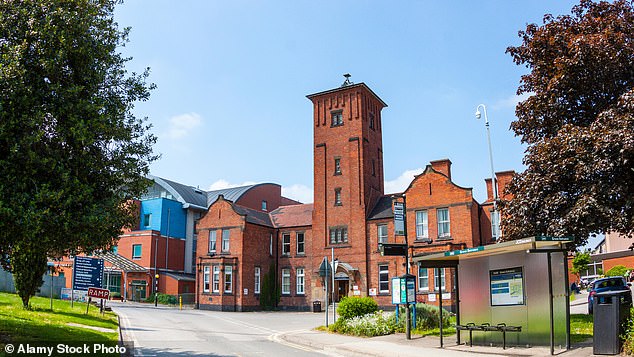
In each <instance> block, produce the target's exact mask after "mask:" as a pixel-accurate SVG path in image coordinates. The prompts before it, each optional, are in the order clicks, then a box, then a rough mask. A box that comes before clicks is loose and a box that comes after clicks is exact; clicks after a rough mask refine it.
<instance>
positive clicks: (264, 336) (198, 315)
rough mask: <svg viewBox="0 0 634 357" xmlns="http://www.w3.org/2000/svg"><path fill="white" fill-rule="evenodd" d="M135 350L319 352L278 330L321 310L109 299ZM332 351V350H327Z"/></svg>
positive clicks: (306, 325)
mask: <svg viewBox="0 0 634 357" xmlns="http://www.w3.org/2000/svg"><path fill="white" fill-rule="evenodd" d="M111 307H112V309H113V310H114V311H115V312H116V313H117V314H119V316H120V317H121V320H122V321H121V325H122V331H123V333H124V338H125V337H126V336H127V338H126V339H131V340H132V341H134V345H135V356H148V357H149V356H192V355H194V356H196V355H199V356H202V355H204V356H245V357H247V356H258V357H262V356H276V357H285V356H297V355H300V354H301V355H302V356H323V355H324V354H325V353H324V351H322V350H320V351H317V350H313V349H310V348H307V347H304V346H300V345H294V344H291V343H288V342H285V341H282V340H281V339H280V338H279V335H280V334H283V333H292V332H299V331H307V330H310V329H312V328H314V327H315V326H319V325H322V324H323V321H322V320H323V318H324V314H323V313H322V314H315V313H309V312H284V313H279V312H277V313H271V312H246V313H230V312H218V311H202V310H191V309H184V310H178V309H173V308H166V307H160V306H159V307H156V308H155V307H154V306H153V305H148V304H137V303H129V302H127V303H118V302H114V303H111ZM330 355H332V354H330Z"/></svg>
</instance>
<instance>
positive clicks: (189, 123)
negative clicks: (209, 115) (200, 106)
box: [167, 113, 203, 140]
mask: <svg viewBox="0 0 634 357" xmlns="http://www.w3.org/2000/svg"><path fill="white" fill-rule="evenodd" d="M202 122H203V120H202V117H201V116H200V115H198V114H197V113H186V114H180V115H176V116H173V117H171V118H170V119H169V129H168V130H167V137H168V138H170V139H172V140H178V139H182V138H184V137H185V136H187V135H188V134H189V133H190V132H191V131H192V130H194V129H195V128H197V127H199V126H200V125H201V124H202Z"/></svg>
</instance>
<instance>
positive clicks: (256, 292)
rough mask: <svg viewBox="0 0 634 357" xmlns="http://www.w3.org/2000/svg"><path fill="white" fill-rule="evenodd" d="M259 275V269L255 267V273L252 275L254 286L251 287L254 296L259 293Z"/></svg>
mask: <svg viewBox="0 0 634 357" xmlns="http://www.w3.org/2000/svg"><path fill="white" fill-rule="evenodd" d="M260 274H261V270H260V267H255V273H254V275H255V277H254V280H255V286H254V287H253V293H254V294H259V293H260Z"/></svg>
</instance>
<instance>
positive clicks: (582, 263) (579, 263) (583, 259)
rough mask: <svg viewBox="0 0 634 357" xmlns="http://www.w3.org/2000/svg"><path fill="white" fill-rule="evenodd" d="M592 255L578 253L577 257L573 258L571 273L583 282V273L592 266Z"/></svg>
mask: <svg viewBox="0 0 634 357" xmlns="http://www.w3.org/2000/svg"><path fill="white" fill-rule="evenodd" d="M590 261H591V259H590V253H589V252H577V253H576V254H575V257H574V258H572V269H570V272H571V273H573V274H575V275H576V276H577V277H578V278H579V280H581V276H580V275H581V272H584V271H586V270H587V269H588V264H590Z"/></svg>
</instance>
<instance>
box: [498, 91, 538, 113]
mask: <svg viewBox="0 0 634 357" xmlns="http://www.w3.org/2000/svg"><path fill="white" fill-rule="evenodd" d="M531 95H533V93H524V94H522V95H517V94H515V95H512V96H510V97H508V98H506V99H502V100H499V101H497V102H496V103H494V104H493V106H492V108H493V109H495V110H499V109H507V108H513V109H515V107H516V106H517V104H519V102H523V101H525V100H526V99H528V97H530V96H531Z"/></svg>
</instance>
